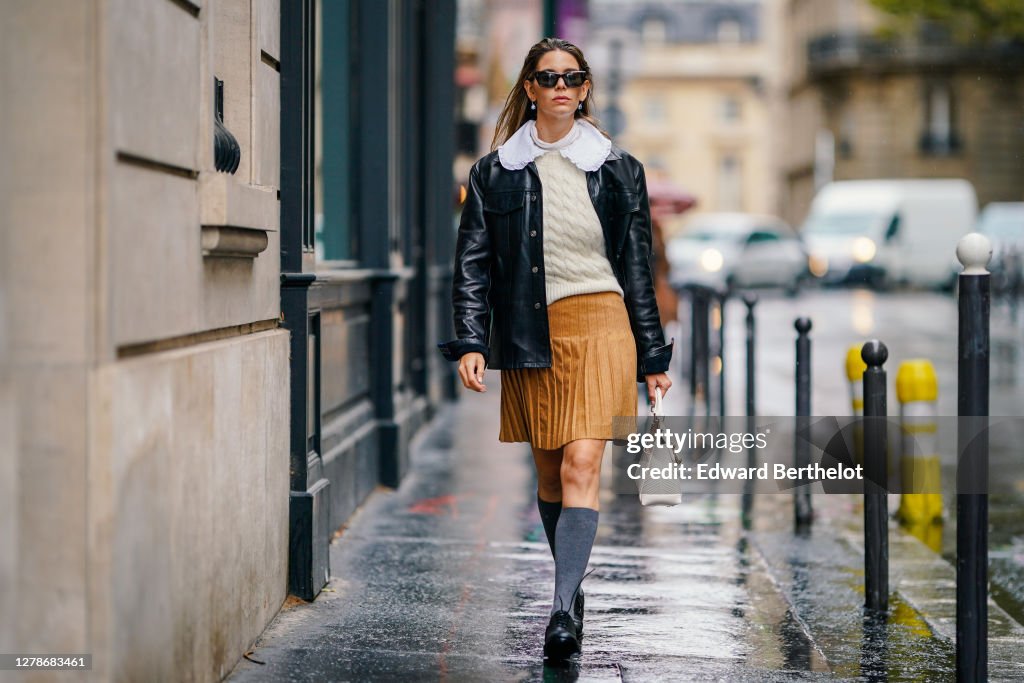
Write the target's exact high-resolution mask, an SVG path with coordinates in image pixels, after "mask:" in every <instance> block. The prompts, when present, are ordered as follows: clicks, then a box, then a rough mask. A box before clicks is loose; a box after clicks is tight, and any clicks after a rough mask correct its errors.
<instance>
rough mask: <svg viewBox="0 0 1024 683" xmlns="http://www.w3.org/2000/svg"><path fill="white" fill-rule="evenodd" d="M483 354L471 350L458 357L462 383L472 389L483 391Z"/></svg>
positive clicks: (485, 389) (484, 389) (484, 388)
mask: <svg viewBox="0 0 1024 683" xmlns="http://www.w3.org/2000/svg"><path fill="white" fill-rule="evenodd" d="M484 366H485V363H484V354H482V353H478V352H476V351H471V352H469V353H467V354H464V355H463V356H462V358H460V359H459V377H460V378H461V379H462V385H463V386H465V387H466V388H467V389H472V390H473V391H479V392H484V391H487V387H485V386H484Z"/></svg>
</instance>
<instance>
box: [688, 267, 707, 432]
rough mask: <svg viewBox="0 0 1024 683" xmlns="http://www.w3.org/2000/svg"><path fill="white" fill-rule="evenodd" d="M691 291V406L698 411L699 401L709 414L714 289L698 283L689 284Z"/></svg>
mask: <svg viewBox="0 0 1024 683" xmlns="http://www.w3.org/2000/svg"><path fill="white" fill-rule="evenodd" d="M687 289H688V290H689V292H690V306H691V308H690V339H691V345H690V349H691V353H690V406H691V410H692V411H694V413H695V412H696V409H697V405H698V404H699V403H703V404H704V409H705V412H704V414H705V415H711V392H710V391H709V384H710V372H709V367H708V366H709V360H710V356H711V349H710V346H711V339H710V338H711V334H710V330H709V329H708V328H709V324H708V315H709V313H710V312H711V296H712V290H711V289H710V288H709V287H706V286H704V285H698V284H691V285H687Z"/></svg>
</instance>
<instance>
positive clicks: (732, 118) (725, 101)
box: [719, 95, 743, 123]
mask: <svg viewBox="0 0 1024 683" xmlns="http://www.w3.org/2000/svg"><path fill="white" fill-rule="evenodd" d="M742 114H743V107H742V105H741V104H740V101H739V99H738V98H736V97H734V96H732V95H727V96H726V97H724V98H722V101H721V104H720V108H719V118H720V119H721V120H722V121H723V122H725V123H736V122H737V121H739V120H740V117H741V116H742Z"/></svg>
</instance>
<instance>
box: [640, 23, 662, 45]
mask: <svg viewBox="0 0 1024 683" xmlns="http://www.w3.org/2000/svg"><path fill="white" fill-rule="evenodd" d="M640 38H641V39H642V40H643V41H644V42H645V43H664V42H665V40H666V39H667V38H668V29H667V27H666V26H665V20H664V19H662V18H660V17H648V18H646V19H644V20H643V22H642V23H641V24H640Z"/></svg>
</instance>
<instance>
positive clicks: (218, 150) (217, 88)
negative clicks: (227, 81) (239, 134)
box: [213, 76, 242, 173]
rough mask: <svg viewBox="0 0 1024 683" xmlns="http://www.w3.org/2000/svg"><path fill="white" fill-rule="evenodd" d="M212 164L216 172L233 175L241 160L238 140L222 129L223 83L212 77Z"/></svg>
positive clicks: (225, 129)
mask: <svg viewBox="0 0 1024 683" xmlns="http://www.w3.org/2000/svg"><path fill="white" fill-rule="evenodd" d="M213 101H214V106H213V164H214V167H215V168H216V169H217V170H218V171H223V172H225V173H234V172H235V171H237V170H238V163H239V162H240V161H241V160H242V148H241V147H239V146H238V140H237V139H236V138H235V136H234V135H232V134H231V131H229V130H228V129H227V128H225V127H224V81H222V80H220V79H219V78H217V77H216V76H214V77H213Z"/></svg>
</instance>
